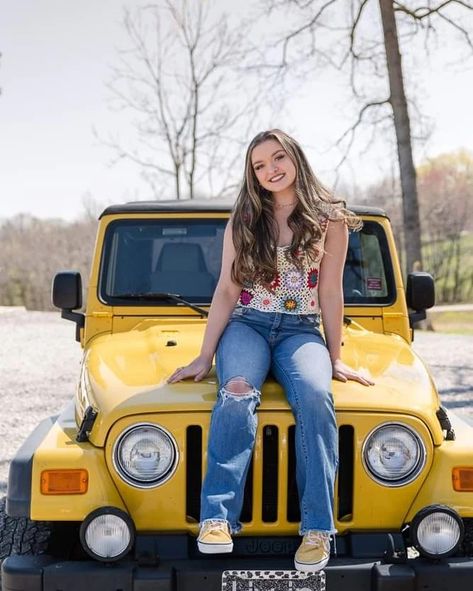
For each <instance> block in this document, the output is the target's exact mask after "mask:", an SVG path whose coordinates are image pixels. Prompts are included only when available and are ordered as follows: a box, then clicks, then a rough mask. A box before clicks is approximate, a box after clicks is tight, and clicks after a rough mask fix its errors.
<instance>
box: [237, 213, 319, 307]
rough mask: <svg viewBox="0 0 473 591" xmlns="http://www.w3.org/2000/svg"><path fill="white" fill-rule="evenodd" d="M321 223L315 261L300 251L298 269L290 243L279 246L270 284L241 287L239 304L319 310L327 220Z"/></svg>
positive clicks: (243, 305) (255, 283)
mask: <svg viewBox="0 0 473 591" xmlns="http://www.w3.org/2000/svg"><path fill="white" fill-rule="evenodd" d="M321 225H322V232H323V233H322V238H321V240H320V242H319V243H318V247H319V252H320V254H319V255H318V257H317V259H316V260H315V261H309V260H308V259H307V257H305V256H304V255H303V253H302V254H301V258H302V269H301V270H299V269H298V268H297V267H296V266H295V265H294V263H292V261H290V260H288V259H287V257H286V251H287V250H288V249H289V248H290V247H289V246H278V247H277V273H276V276H275V278H274V279H273V281H272V282H271V283H269V284H263V283H259V282H254V283H253V284H249V285H248V286H245V287H244V289H242V290H241V293H240V298H239V300H238V304H237V305H238V306H240V307H243V308H254V309H256V310H260V311H261V312H284V313H286V314H318V313H319V312H320V307H319V297H318V284H319V269H320V263H321V261H322V257H323V254H324V244H325V237H326V235H327V227H328V220H324V222H323V223H322V224H321Z"/></svg>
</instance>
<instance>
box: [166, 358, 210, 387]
mask: <svg viewBox="0 0 473 591" xmlns="http://www.w3.org/2000/svg"><path fill="white" fill-rule="evenodd" d="M211 367H212V360H211V359H208V358H206V357H203V356H202V355H199V356H198V357H196V358H195V359H194V361H191V363H189V365H186V366H185V367H178V368H177V369H176V371H175V372H174V373H173V374H172V376H170V377H169V378H168V379H167V383H168V384H174V382H180V381H181V380H185V379H186V378H194V382H200V380H202V379H203V378H205V376H206V375H207V374H208V373H209V371H210V368H211Z"/></svg>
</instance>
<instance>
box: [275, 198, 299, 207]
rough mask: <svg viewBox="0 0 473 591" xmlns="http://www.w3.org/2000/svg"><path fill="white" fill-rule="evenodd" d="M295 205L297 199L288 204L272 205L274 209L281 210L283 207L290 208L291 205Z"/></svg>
mask: <svg viewBox="0 0 473 591" xmlns="http://www.w3.org/2000/svg"><path fill="white" fill-rule="evenodd" d="M296 203H297V199H296V201H291V202H290V203H281V204H280V203H275V204H274V208H275V209H283V207H291V206H292V205H295V204H296Z"/></svg>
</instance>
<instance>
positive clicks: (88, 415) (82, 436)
mask: <svg viewBox="0 0 473 591" xmlns="http://www.w3.org/2000/svg"><path fill="white" fill-rule="evenodd" d="M96 418H97V411H96V410H95V409H93V408H92V407H91V406H88V407H87V408H86V409H85V413H84V418H83V419H82V423H81V424H80V427H79V431H78V432H77V435H76V441H77V442H79V443H82V442H84V441H89V433H90V432H91V431H92V427H93V426H94V423H95V419H96Z"/></svg>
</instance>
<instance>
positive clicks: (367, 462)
mask: <svg viewBox="0 0 473 591" xmlns="http://www.w3.org/2000/svg"><path fill="white" fill-rule="evenodd" d="M361 456H362V462H363V466H364V468H365V470H366V472H367V473H368V474H369V476H370V477H371V478H372V479H373V480H374V481H375V482H377V483H379V484H382V485H384V486H389V487H398V486H404V485H406V484H409V483H410V482H412V481H413V480H415V479H416V478H417V476H418V475H419V474H420V472H421V471H422V469H423V468H424V466H425V462H426V459H427V454H426V450H425V445H424V442H423V440H422V438H421V437H420V435H419V434H418V433H417V432H416V431H415V429H414V428H412V427H411V426H409V425H407V424H405V423H398V422H394V423H391V422H389V423H383V424H381V425H377V426H376V427H375V428H374V429H372V431H370V433H369V434H368V435H367V437H366V439H365V441H364V443H363V448H362V453H361Z"/></svg>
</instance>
